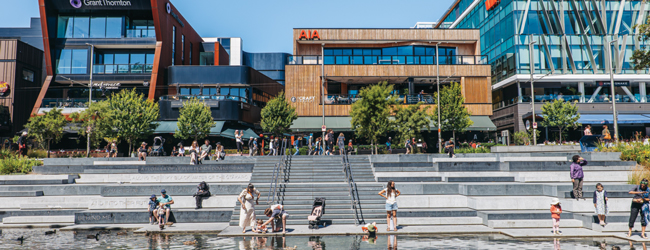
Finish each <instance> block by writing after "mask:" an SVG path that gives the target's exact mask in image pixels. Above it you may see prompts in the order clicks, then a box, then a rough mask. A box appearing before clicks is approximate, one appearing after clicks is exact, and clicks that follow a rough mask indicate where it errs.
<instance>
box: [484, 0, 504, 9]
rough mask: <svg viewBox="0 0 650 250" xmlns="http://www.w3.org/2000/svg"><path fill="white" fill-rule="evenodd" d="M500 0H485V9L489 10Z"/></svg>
mask: <svg viewBox="0 0 650 250" xmlns="http://www.w3.org/2000/svg"><path fill="white" fill-rule="evenodd" d="M500 2H501V0H485V9H486V10H491V9H493V8H494V7H496V6H497V5H499V3H500Z"/></svg>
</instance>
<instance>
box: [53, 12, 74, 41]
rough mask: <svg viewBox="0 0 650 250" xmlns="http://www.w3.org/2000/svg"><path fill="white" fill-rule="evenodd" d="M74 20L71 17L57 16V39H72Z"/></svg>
mask: <svg viewBox="0 0 650 250" xmlns="http://www.w3.org/2000/svg"><path fill="white" fill-rule="evenodd" d="M73 23H74V18H73V17H71V16H59V23H58V27H57V36H56V37H58V38H72V29H73Z"/></svg>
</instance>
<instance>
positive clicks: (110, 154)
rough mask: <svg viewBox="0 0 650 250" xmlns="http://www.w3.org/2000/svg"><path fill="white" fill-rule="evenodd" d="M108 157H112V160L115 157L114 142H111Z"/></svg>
mask: <svg viewBox="0 0 650 250" xmlns="http://www.w3.org/2000/svg"><path fill="white" fill-rule="evenodd" d="M108 157H113V158H115V157H117V141H116V140H113V142H111V149H110V151H109V155H108Z"/></svg>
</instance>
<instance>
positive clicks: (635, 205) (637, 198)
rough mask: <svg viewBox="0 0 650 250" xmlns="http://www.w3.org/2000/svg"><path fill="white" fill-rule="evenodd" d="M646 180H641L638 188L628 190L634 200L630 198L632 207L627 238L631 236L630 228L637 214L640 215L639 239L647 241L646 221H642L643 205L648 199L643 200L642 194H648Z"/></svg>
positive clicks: (632, 226)
mask: <svg viewBox="0 0 650 250" xmlns="http://www.w3.org/2000/svg"><path fill="white" fill-rule="evenodd" d="M648 191H650V190H648V179H645V178H643V179H642V180H641V183H639V185H638V186H636V187H634V188H633V189H632V190H630V192H629V193H630V194H633V195H634V198H632V205H631V206H630V223H629V225H628V226H629V230H628V231H627V237H631V236H632V228H634V222H636V216H637V215H638V214H641V237H643V238H644V239H647V237H646V235H645V227H646V225H647V221H646V220H645V219H644V215H643V212H642V211H643V205H644V204H645V203H648V201H650V199H648V198H644V194H647V193H648Z"/></svg>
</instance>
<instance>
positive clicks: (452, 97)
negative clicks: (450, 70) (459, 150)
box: [431, 82, 474, 140]
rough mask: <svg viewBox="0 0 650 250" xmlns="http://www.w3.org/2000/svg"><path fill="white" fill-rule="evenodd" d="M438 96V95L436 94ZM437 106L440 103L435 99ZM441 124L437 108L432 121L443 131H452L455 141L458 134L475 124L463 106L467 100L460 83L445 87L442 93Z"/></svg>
mask: <svg viewBox="0 0 650 250" xmlns="http://www.w3.org/2000/svg"><path fill="white" fill-rule="evenodd" d="M434 95H437V94H434ZM434 101H435V102H436V105H438V103H437V102H438V101H437V100H436V99H434ZM440 102H441V106H440V116H441V118H440V122H441V123H442V125H440V124H438V112H437V107H436V108H435V109H434V112H433V115H432V116H431V119H433V123H434V124H435V126H436V127H438V128H441V129H442V131H452V132H453V137H454V140H455V139H456V132H463V131H465V130H466V129H467V128H469V126H472V124H474V122H473V121H472V120H470V119H469V116H470V114H469V111H468V110H467V108H465V106H463V104H464V103H465V98H464V97H463V95H462V93H461V87H460V84H458V83H455V82H454V83H451V85H449V86H446V87H443V88H442V90H441V91H440Z"/></svg>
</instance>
